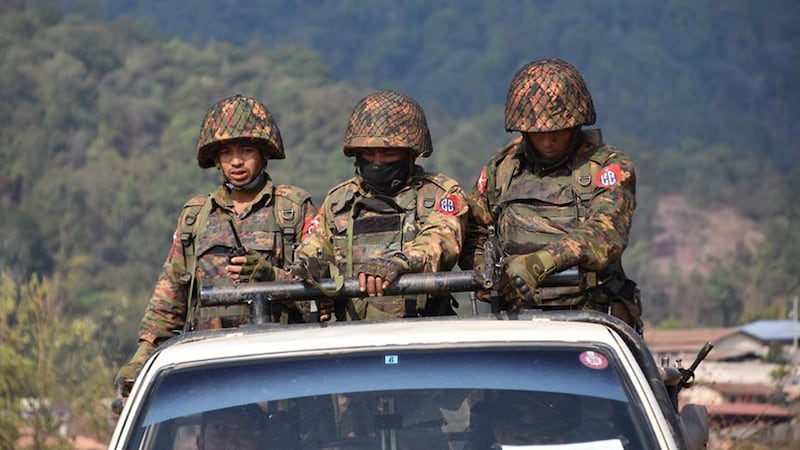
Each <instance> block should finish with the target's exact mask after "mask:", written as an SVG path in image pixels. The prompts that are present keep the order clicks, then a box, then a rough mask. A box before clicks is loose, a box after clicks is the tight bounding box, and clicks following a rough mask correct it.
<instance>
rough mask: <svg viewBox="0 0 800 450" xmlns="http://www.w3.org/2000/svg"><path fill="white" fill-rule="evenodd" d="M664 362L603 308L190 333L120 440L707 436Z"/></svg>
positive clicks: (506, 445) (526, 444)
mask: <svg viewBox="0 0 800 450" xmlns="http://www.w3.org/2000/svg"><path fill="white" fill-rule="evenodd" d="M664 369H665V368H662V367H659V365H658V364H656V362H655V361H654V359H653V356H652V354H651V353H650V351H649V350H648V349H647V346H646V345H645V343H644V341H643V340H642V338H641V337H640V336H639V335H638V334H637V333H636V332H635V331H634V330H633V329H631V328H630V327H628V326H627V325H626V324H624V323H623V322H621V321H619V320H617V319H616V318H614V317H611V316H608V315H606V314H602V313H595V312H573V311H552V312H545V311H523V312H520V313H509V312H501V313H496V314H484V315H466V316H450V317H433V318H413V319H403V320H394V321H383V322H380V321H376V322H336V323H318V324H301V325H291V326H285V325H284V326H280V325H270V324H255V325H249V326H244V327H241V328H238V329H229V330H216V331H200V332H197V331H196V332H188V333H184V334H182V335H180V336H177V337H175V338H173V339H172V340H170V341H168V342H167V343H165V344H164V345H162V346H161V347H159V349H158V350H157V351H156V352H155V353H154V354H153V355H152V356H151V357H150V359H149V360H148V361H147V363H146V364H145V365H144V366H143V368H142V370H141V372H140V374H139V376H138V377H137V379H136V382H135V383H134V384H133V386H132V389H131V392H130V395H129V397H128V399H127V401H126V402H125V405H124V408H123V409H122V411H121V414H120V417H119V419H118V422H117V425H116V429H115V431H114V434H113V437H112V439H111V441H110V444H109V449H143V450H144V449H148V450H149V449H176V450H178V449H180V450H184V449H200V450H208V449H212V448H213V449H224V448H237V449H342V450H343V449H385V450H397V449H426V450H430V449H443V450H454V449H463V450H467V449H470V450H477V449H501V448H502V449H551V450H552V449H558V450H575V449H584V448H585V449H589V448H591V449H695V448H704V447H705V445H706V442H707V439H708V427H707V421H706V414H705V409H704V408H703V407H700V406H695V405H687V406H684V408H683V409H681V410H680V412H679V411H678V406H677V393H676V387H675V386H671V387H670V383H668V382H665V380H666V379H667V378H669V376H668V373H670V371H669V370H666V371H665V370H664ZM681 370H682V371H683V370H684V369H681ZM671 373H673V374H674V373H678V374H679V375H680V373H682V372H678V371H676V370H674V369H673V370H672V371H671ZM672 378H675V377H672ZM679 378H680V377H679ZM682 380H683V381H685V378H682ZM672 384H673V385H674V384H675V383H674V382H672Z"/></svg>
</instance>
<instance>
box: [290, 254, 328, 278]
mask: <svg viewBox="0 0 800 450" xmlns="http://www.w3.org/2000/svg"><path fill="white" fill-rule="evenodd" d="M289 273H291V274H292V276H294V277H295V278H297V279H298V280H303V281H316V280H321V279H323V278H328V277H329V276H330V264H329V262H328V261H326V260H324V259H322V258H315V257H313V256H311V257H308V258H306V259H299V260H297V261H295V262H294V263H293V264H292V265H291V266H289Z"/></svg>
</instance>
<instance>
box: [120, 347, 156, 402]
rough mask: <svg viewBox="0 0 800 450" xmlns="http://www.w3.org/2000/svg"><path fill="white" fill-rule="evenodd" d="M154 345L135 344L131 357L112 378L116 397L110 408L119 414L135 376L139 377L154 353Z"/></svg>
mask: <svg viewBox="0 0 800 450" xmlns="http://www.w3.org/2000/svg"><path fill="white" fill-rule="evenodd" d="M155 349H156V347H155V345H153V344H151V343H150V342H147V341H139V343H138V344H136V350H135V351H134V352H133V356H131V358H130V359H129V360H128V362H126V363H125V364H124V365H123V366H122V367H121V368H120V369H119V371H118V372H117V374H116V375H115V376H114V391H115V393H116V395H117V397H116V398H115V399H114V400H113V401H112V403H111V408H112V410H114V412H116V413H117V414H119V413H120V412H121V411H122V407H123V406H124V405H125V399H126V398H128V394H130V392H131V387H132V386H133V382H134V380H136V376H137V375H139V370H140V369H141V368H142V366H143V365H144V363H145V361H147V358H149V357H150V355H151V354H152V353H153V351H155Z"/></svg>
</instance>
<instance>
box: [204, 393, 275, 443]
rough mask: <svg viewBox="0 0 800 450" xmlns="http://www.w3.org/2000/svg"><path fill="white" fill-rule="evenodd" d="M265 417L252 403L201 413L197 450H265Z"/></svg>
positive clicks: (266, 439) (266, 420)
mask: <svg viewBox="0 0 800 450" xmlns="http://www.w3.org/2000/svg"><path fill="white" fill-rule="evenodd" d="M267 417H268V416H267V413H265V412H264V411H263V410H261V408H259V407H258V405H256V404H254V403H251V404H247V405H240V406H233V407H230V408H224V409H217V410H214V411H205V412H203V413H202V414H201V416H200V434H198V435H197V438H196V444H197V450H220V449H223V450H224V449H232V450H234V449H235V450H262V449H266V448H268V446H267V445H266V441H268V436H267V432H268V429H267V422H268V419H267Z"/></svg>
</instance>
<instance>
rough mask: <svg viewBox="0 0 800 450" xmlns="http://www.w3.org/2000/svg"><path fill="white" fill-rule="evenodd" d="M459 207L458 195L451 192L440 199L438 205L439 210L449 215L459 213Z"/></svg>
mask: <svg viewBox="0 0 800 450" xmlns="http://www.w3.org/2000/svg"><path fill="white" fill-rule="evenodd" d="M458 209H459V207H458V197H456V196H455V194H450V195H448V196H447V197H445V198H443V199H441V200H439V204H438V205H436V210H437V211H439V212H440V213H442V214H447V215H448V216H452V215H454V214H456V213H458Z"/></svg>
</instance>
